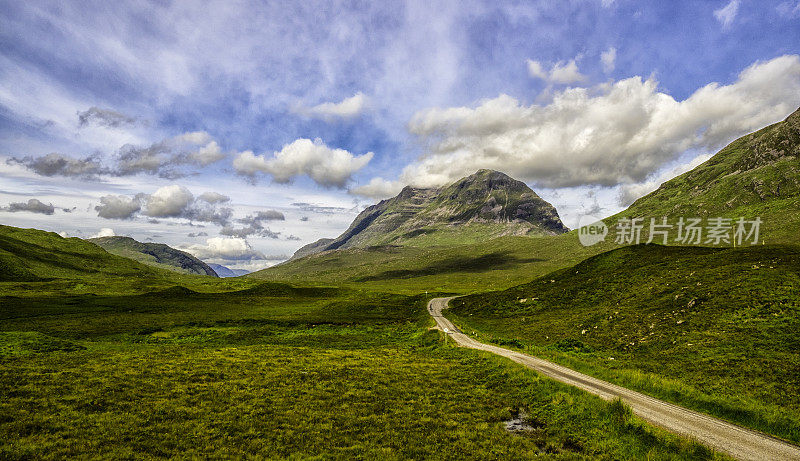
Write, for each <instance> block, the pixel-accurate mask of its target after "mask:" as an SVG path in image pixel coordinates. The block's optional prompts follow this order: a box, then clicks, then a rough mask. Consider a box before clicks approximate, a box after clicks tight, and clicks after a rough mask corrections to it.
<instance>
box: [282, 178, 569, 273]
mask: <svg viewBox="0 0 800 461" xmlns="http://www.w3.org/2000/svg"><path fill="white" fill-rule="evenodd" d="M567 230H568V229H567V228H566V227H565V226H564V224H563V223H562V222H561V219H560V218H559V216H558V212H557V211H556V209H555V208H554V207H553V206H552V205H551V204H549V203H547V202H546V201H544V200H543V199H542V198H540V197H539V196H538V195H536V193H535V192H534V191H532V190H531V189H530V188H529V187H528V186H527V185H526V184H525V183H523V182H521V181H517V180H515V179H513V178H511V177H509V176H508V175H505V174H503V173H500V172H497V171H492V170H480V171H478V172H476V173H475V174H473V175H470V176H468V177H466V178H463V179H460V180H459V181H456V182H455V183H453V184H450V185H448V186H445V187H442V188H436V189H423V188H414V187H406V188H404V189H403V190H402V191H401V192H400V194H398V195H397V196H396V197H393V198H390V199H387V200H383V201H381V202H380V203H378V204H376V205H372V206H370V207H368V208H367V209H365V210H364V211H363V212H361V214H359V215H358V216H357V217H356V219H355V220H354V221H353V223H352V224H351V225H350V227H349V228H348V229H347V230H346V231H345V232H344V233H343V234H342V235H340V236H339V237H337V238H335V239H322V240H319V241H317V242H314V243H312V244H309V245H306V246H304V247H303V248H301V249H300V250H298V251H297V253H295V255H294V256H293V258H299V257H302V256H307V255H310V254H314V253H318V252H321V251H327V250H336V249H340V248H361V247H368V246H374V245H415V244H417V243H419V242H420V241H422V239H423V238H425V239H427V240H426V241H430V239H431V238H434V237H436V236H438V235H444V234H447V235H448V239H449V241H451V242H452V241H456V242H457V240H458V238H459V237H458V236H459V233H461V232H463V234H464V235H467V234H470V235H472V236H473V237H474V236H475V235H476V234H477V233H479V234H480V235H483V236H485V237H486V238H492V237H499V236H502V235H529V234H541V235H554V234H560V233H564V232H566V231H567Z"/></svg>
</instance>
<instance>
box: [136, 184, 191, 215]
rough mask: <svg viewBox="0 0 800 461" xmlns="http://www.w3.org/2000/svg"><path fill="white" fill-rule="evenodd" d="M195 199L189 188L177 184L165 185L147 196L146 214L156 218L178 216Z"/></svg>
mask: <svg viewBox="0 0 800 461" xmlns="http://www.w3.org/2000/svg"><path fill="white" fill-rule="evenodd" d="M193 201H194V196H193V195H192V193H191V192H189V189H187V188H185V187H183V186H179V185H177V184H173V185H171V186H164V187H162V188H160V189H158V190H157V191H155V193H153V194H152V195H150V196H148V197H147V201H146V202H145V212H144V214H146V215H147V216H152V217H154V218H168V217H178V216H181V215H183V213H184V210H185V209H186V208H187V207H188V206H189V205H190V204H191V203H192V202H193Z"/></svg>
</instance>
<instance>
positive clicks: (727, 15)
mask: <svg viewBox="0 0 800 461" xmlns="http://www.w3.org/2000/svg"><path fill="white" fill-rule="evenodd" d="M740 3H741V1H740V0H731V1H730V2H729V3H728V4H727V5H725V6H723V7H722V8H720V9H718V10H714V17H715V18H717V21H719V22H720V24H722V26H723V27H725V28H728V27H730V26H731V24H733V20H734V19H736V13H738V12H739V4H740Z"/></svg>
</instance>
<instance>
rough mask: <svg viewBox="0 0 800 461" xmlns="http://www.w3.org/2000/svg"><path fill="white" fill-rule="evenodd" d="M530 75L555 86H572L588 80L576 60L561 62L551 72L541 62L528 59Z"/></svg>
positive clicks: (554, 65)
mask: <svg viewBox="0 0 800 461" xmlns="http://www.w3.org/2000/svg"><path fill="white" fill-rule="evenodd" d="M528 74H530V76H531V77H534V78H538V79H541V80H544V81H545V82H547V83H555V84H570V83H577V82H582V81H584V80H586V76H585V75H583V74H581V73H580V70H578V64H577V63H576V62H575V60H574V59H571V60H569V61H559V62H557V63H555V64H553V66H552V67H551V68H550V70H549V71H548V70H546V69H545V68H544V66H543V65H542V63H541V62H539V61H534V60H531V59H528Z"/></svg>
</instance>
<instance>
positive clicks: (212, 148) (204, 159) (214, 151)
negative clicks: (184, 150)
mask: <svg viewBox="0 0 800 461" xmlns="http://www.w3.org/2000/svg"><path fill="white" fill-rule="evenodd" d="M223 158H225V154H223V153H222V149H220V147H219V144H217V142H216V141H211V142H209V143H208V144H206V145H205V146H203V147H201V148H200V149H198V150H196V151H194V152H191V153H190V154H189V159H190V160H192V161H193V162H194V163H197V164H199V165H201V166H206V165H210V164H212V163H214V162H217V161H219V160H222V159H223Z"/></svg>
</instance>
